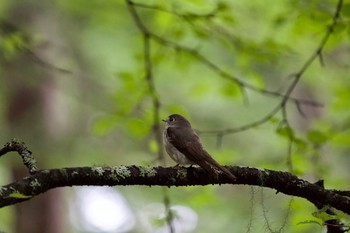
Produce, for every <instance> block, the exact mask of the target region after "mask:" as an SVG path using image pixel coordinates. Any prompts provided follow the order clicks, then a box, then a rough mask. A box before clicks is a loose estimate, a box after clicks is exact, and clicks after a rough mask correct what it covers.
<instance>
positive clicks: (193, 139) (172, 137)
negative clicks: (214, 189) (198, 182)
mask: <svg viewBox="0 0 350 233" xmlns="http://www.w3.org/2000/svg"><path fill="white" fill-rule="evenodd" d="M177 132H181V135H180V133H177ZM167 136H168V140H169V141H170V142H171V143H172V145H173V146H174V147H175V148H176V149H177V150H179V151H180V152H181V153H182V154H184V155H185V156H186V157H187V158H188V159H189V160H191V161H193V162H194V163H196V164H198V165H199V166H200V167H202V168H203V169H204V170H206V171H207V172H209V173H210V174H212V173H213V172H214V173H216V172H215V171H214V170H213V168H212V166H213V167H215V168H216V169H218V170H220V171H221V172H223V173H224V174H226V176H228V177H230V179H231V180H232V181H235V180H236V177H235V176H234V175H233V174H232V173H231V172H230V171H229V170H228V169H227V168H225V167H223V166H221V165H220V164H219V163H218V162H216V161H215V160H214V159H213V158H212V157H211V156H210V154H209V153H208V152H207V151H206V150H205V149H204V148H203V146H202V144H201V142H200V139H199V137H198V135H197V134H196V133H195V132H194V131H193V130H192V129H190V130H185V131H183V130H182V131H179V129H177V130H174V128H172V127H169V128H168V129H167Z"/></svg>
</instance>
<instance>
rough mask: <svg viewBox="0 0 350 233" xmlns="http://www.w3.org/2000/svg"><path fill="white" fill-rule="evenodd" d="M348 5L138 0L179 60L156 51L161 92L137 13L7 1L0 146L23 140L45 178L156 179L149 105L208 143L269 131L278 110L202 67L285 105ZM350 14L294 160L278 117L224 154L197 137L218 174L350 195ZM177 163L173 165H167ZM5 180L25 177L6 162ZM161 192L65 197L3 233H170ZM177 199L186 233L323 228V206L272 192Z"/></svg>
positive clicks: (88, 4)
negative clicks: (138, 175) (255, 173)
mask: <svg viewBox="0 0 350 233" xmlns="http://www.w3.org/2000/svg"><path fill="white" fill-rule="evenodd" d="M337 4H338V1H333V0H324V1H322V0H320V1H291V0H289V1H287V0H283V1H277V0H268V1H258V0H252V1H229V0H227V1H204V0H202V1H201V0H191V1H143V2H142V4H141V5H135V6H134V7H135V8H136V10H137V12H138V14H139V16H140V19H141V21H142V22H143V23H144V25H146V27H147V28H148V29H149V30H150V31H151V32H152V33H154V34H155V35H157V36H159V37H160V38H163V39H165V40H167V41H170V42H172V43H176V44H177V45H178V46H179V47H178V49H174V48H173V47H172V46H171V44H161V43H158V41H157V40H151V44H150V48H151V51H150V58H151V61H152V72H153V75H152V79H153V83H154V87H155V91H156V92H155V93H152V92H150V90H149V83H148V82H147V80H146V78H145V75H146V74H145V61H144V46H143V38H142V34H141V32H140V31H139V29H138V28H137V26H136V24H135V22H134V20H133V18H132V15H131V13H130V11H129V9H128V7H127V4H126V2H124V1H116V0H105V1H100V0H89V1H82V0H74V1H71V0H51V1H43V0H24V1H18V0H2V1H1V2H0V15H1V18H0V20H1V24H0V51H1V52H0V80H1V85H0V113H1V114H0V127H1V134H0V136H1V143H3V144H5V143H6V142H8V141H9V140H10V139H11V138H19V139H20V140H22V141H24V142H25V143H26V145H27V146H28V147H29V148H30V150H31V151H32V152H33V154H34V156H35V158H36V159H37V161H38V166H39V168H42V169H44V168H45V169H48V168H59V167H72V166H93V165H105V166H116V165H132V164H136V165H145V166H146V165H147V166H148V165H149V166H156V165H160V164H161V163H160V162H159V161H157V160H156V159H157V156H158V155H157V151H158V149H159V145H158V144H157V141H156V139H155V134H154V132H153V125H154V105H153V104H152V96H153V97H154V96H155V97H156V98H158V100H159V101H160V104H161V105H160V112H159V116H160V118H161V119H164V118H166V117H167V116H168V115H170V114H172V113H180V114H183V115H185V116H186V117H188V118H189V119H190V121H191V122H192V125H193V127H194V128H195V129H197V130H200V131H210V130H225V129H227V128H237V127H241V126H243V125H246V124H250V123H252V122H255V121H257V120H259V119H262V118H263V117H265V116H266V115H268V114H269V113H270V112H271V111H272V109H274V108H275V106H276V105H278V104H279V102H280V101H281V97H278V96H269V95H264V94H263V93H261V92H259V91H254V90H251V89H245V88H244V87H243V89H244V91H242V89H240V87H239V86H238V85H237V83H235V82H232V81H231V80H229V79H225V78H223V77H222V76H220V74H219V73H218V72H215V70H213V69H210V67H208V65H207V64H205V63H203V59H204V60H208V61H210V62H212V63H214V64H216V66H217V67H219V68H220V69H221V70H223V71H225V72H226V73H227V74H229V75H232V76H233V77H237V78H239V79H240V80H242V81H243V82H245V83H248V84H250V85H252V86H254V87H257V88H261V89H266V90H271V91H276V92H280V93H284V92H285V91H286V90H287V89H288V87H289V85H290V84H291V82H292V80H293V77H291V75H292V74H295V73H296V72H299V70H300V69H301V67H302V66H303V65H304V64H305V62H306V61H307V59H309V58H310V57H311V56H312V55H313V54H314V53H315V52H316V50H317V48H318V46H319V44H320V42H321V40H322V38H324V36H325V34H326V33H327V30H328V27H329V26H330V25H331V24H332V18H333V15H334V13H335V10H336V6H337ZM349 16H350V4H349V3H348V2H346V3H345V4H343V7H342V10H341V18H340V21H339V23H338V24H337V26H336V27H335V28H334V31H333V33H332V34H331V37H330V39H329V41H328V42H327V44H326V46H325V47H324V48H323V53H322V60H323V63H324V65H323V66H322V64H321V62H320V61H319V60H317V59H316V61H315V62H313V63H312V64H311V65H310V66H309V67H308V68H307V70H306V72H305V73H304V74H303V76H302V78H301V80H300V82H299V83H298V85H297V87H296V89H295V90H294V91H293V93H292V96H294V97H297V98H300V99H308V100H312V101H315V102H318V103H322V104H323V107H313V106H310V105H299V109H298V106H297V105H296V104H295V103H294V102H293V101H289V102H288V104H287V108H286V109H287V119H288V120H289V123H290V127H291V130H292V132H293V135H294V136H295V138H296V139H297V140H296V141H295V142H294V143H293V144H292V147H291V150H289V149H290V147H289V146H290V141H289V140H288V139H289V136H290V135H289V134H286V133H285V131H283V130H281V127H282V128H283V127H285V125H284V124H283V117H282V113H281V112H279V113H277V114H276V115H274V116H273V117H272V118H271V119H270V120H268V121H267V122H265V123H264V124H262V125H259V126H257V127H254V128H252V129H249V130H246V131H243V132H239V133H235V134H228V135H225V136H224V137H223V138H222V142H221V143H218V140H217V139H218V138H217V137H216V135H213V134H204V133H203V134H201V138H202V141H203V144H204V145H205V147H206V148H207V150H208V151H209V152H210V153H211V154H212V155H213V157H214V158H215V159H216V160H217V161H219V162H220V163H221V164H231V165H242V166H251V167H260V168H269V169H275V170H282V171H290V169H291V165H292V168H293V173H295V174H296V175H298V176H300V177H302V178H304V179H306V180H308V181H310V182H315V181H317V180H319V179H325V186H326V187H327V188H334V189H343V190H347V189H349V188H350V185H349V178H350V172H349V162H350V157H349V155H348V153H349V147H350V135H349V134H350V133H349V130H348V129H349V126H350V111H349V106H350V91H349V90H350V81H349V74H350V65H349V60H350V44H349V36H350V27H349V18H350V17H349ZM185 48H187V49H190V50H186V49H185ZM188 51H192V52H193V53H192V54H191V53H188ZM197 53H198V54H200V55H201V56H202V58H203V59H202V60H200V59H196V55H197ZM159 124H161V126H162V122H159ZM161 149H162V148H161ZM288 161H289V163H288ZM166 165H167V166H173V165H175V162H173V161H171V160H170V159H169V158H168V157H167V159H166ZM0 171H1V174H2V175H1V176H0V182H1V184H3V185H5V184H8V183H10V182H13V181H14V180H15V179H20V178H21V177H23V176H26V175H27V173H26V171H25V169H24V168H23V165H22V164H21V161H20V158H19V156H17V155H15V154H8V155H5V156H3V157H2V158H1V162H0ZM164 192H165V191H164V189H163V188H162V187H144V186H137V187H136V186H129V187H114V188H113V189H109V188H106V187H105V188H101V189H95V188H93V187H84V188H81V189H80V188H61V189H54V190H51V191H49V192H47V193H45V194H42V195H40V196H38V197H35V198H34V199H32V200H30V201H28V202H24V203H21V204H18V205H15V206H11V207H5V208H2V209H1V210H0V231H3V232H26V233H31V232H33V233H35V232H51V233H52V232H54V233H55V232H57V233H59V232H73V233H74V232H169V231H168V230H169V229H168V228H167V226H166V222H165V218H164V206H163V204H162V203H163V199H164ZM166 193H167V195H168V196H169V198H170V203H171V206H172V209H173V211H174V213H175V215H176V220H175V222H174V227H175V229H176V232H272V231H280V232H304V233H308V232H322V231H323V230H324V229H323V228H322V227H321V226H320V225H318V224H317V223H321V222H322V220H321V219H319V218H316V217H314V216H313V212H315V211H317V209H316V208H315V207H314V206H313V205H312V204H310V203H308V202H307V201H305V200H302V199H299V198H293V199H291V197H288V196H285V195H283V194H281V193H279V194H276V193H275V192H274V191H273V190H268V189H262V188H258V187H249V186H243V185H234V186H231V185H222V186H204V187H202V186H198V187H171V188H169V189H168V190H166ZM108 200H109V201H110V202H108ZM100 201H101V202H100ZM94 203H96V205H93V204H94ZM102 207H103V208H102ZM98 217H100V218H98ZM342 218H343V219H342V220H343V221H345V223H349V218H348V217H346V216H342ZM301 223H302V224H301ZM113 224H114V225H113Z"/></svg>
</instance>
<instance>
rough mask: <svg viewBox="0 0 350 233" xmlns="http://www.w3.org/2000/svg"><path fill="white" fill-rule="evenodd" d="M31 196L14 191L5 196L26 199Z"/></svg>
mask: <svg viewBox="0 0 350 233" xmlns="http://www.w3.org/2000/svg"><path fill="white" fill-rule="evenodd" d="M31 197H32V196H29V195H24V194H23V193H19V192H14V193H10V194H9V195H8V196H7V197H6V198H18V199H28V198H31Z"/></svg>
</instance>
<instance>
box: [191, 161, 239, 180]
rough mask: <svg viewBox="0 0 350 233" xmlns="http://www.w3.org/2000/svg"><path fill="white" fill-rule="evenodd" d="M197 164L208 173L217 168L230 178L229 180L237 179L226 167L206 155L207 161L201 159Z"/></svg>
mask: <svg viewBox="0 0 350 233" xmlns="http://www.w3.org/2000/svg"><path fill="white" fill-rule="evenodd" d="M198 165H199V166H201V167H202V168H203V169H204V170H206V171H207V172H208V173H209V174H213V172H214V171H215V170H214V169H218V170H220V171H221V172H222V173H224V174H225V175H226V176H227V177H228V178H230V180H231V181H233V182H236V181H237V177H236V176H235V175H233V174H232V173H231V172H230V171H229V170H228V169H227V168H225V167H223V166H221V165H220V164H219V163H218V162H216V161H215V160H214V159H213V158H211V157H208V161H202V162H201V164H198ZM213 167H214V168H213ZM215 174H216V172H215Z"/></svg>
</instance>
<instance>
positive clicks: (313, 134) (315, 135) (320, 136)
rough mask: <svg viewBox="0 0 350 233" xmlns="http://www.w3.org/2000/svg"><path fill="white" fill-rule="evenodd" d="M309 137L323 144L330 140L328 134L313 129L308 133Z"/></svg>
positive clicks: (311, 140) (310, 139) (314, 141)
mask: <svg viewBox="0 0 350 233" xmlns="http://www.w3.org/2000/svg"><path fill="white" fill-rule="evenodd" d="M307 139H309V141H310V142H313V143H317V144H323V143H325V142H327V141H328V136H327V135H326V134H325V133H323V132H321V131H318V130H311V131H309V132H308V134H307Z"/></svg>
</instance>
